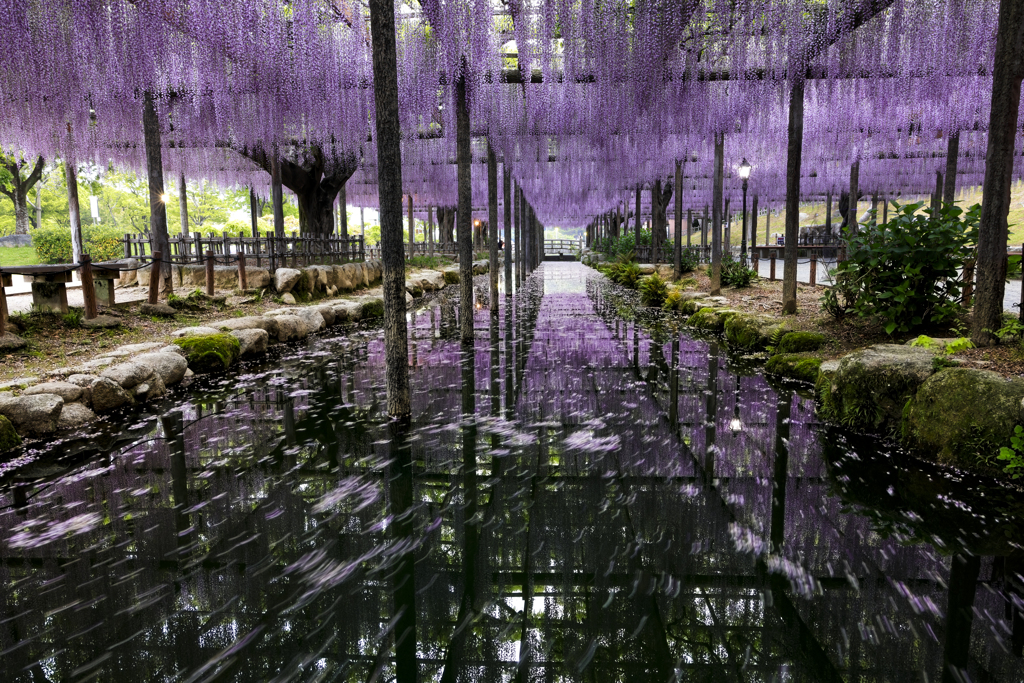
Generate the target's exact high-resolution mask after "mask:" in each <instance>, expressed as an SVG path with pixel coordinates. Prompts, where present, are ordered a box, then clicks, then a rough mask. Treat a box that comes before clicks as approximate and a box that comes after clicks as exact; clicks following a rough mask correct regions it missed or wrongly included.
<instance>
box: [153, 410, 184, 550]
mask: <svg viewBox="0 0 1024 683" xmlns="http://www.w3.org/2000/svg"><path fill="white" fill-rule="evenodd" d="M160 423H161V424H162V425H163V429H164V436H165V437H166V438H167V450H168V451H169V452H170V456H171V493H172V494H173V495H174V526H175V528H176V529H177V531H178V553H179V554H182V553H183V552H184V550H183V549H184V547H185V546H187V545H188V543H189V541H188V538H187V537H188V534H185V533H184V531H185V530H186V529H188V516H187V515H186V514H185V508H187V507H188V469H187V468H186V466H185V428H184V424H183V420H182V416H181V413H180V412H178V411H174V412H171V413H167V414H166V415H164V416H163V417H161V418H160Z"/></svg>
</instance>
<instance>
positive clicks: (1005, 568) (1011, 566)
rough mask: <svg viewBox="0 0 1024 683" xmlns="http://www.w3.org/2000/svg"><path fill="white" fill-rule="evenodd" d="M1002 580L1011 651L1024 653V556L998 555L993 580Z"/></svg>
mask: <svg viewBox="0 0 1024 683" xmlns="http://www.w3.org/2000/svg"><path fill="white" fill-rule="evenodd" d="M999 579H1001V580H1002V583H1003V592H1004V593H1005V594H1006V614H1005V618H1006V620H1007V621H1008V622H1010V652H1012V653H1013V656H1014V657H1021V656H1022V655H1024V609H1022V608H1021V605H1024V600H1022V596H1024V558H1021V557H1012V556H1008V557H997V558H995V559H994V560H993V562H992V580H993V582H994V581H996V580H999Z"/></svg>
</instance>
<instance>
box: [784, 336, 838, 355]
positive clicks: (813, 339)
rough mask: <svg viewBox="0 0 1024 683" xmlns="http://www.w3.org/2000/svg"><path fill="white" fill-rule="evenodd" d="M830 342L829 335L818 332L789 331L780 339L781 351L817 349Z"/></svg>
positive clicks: (792, 351) (801, 351) (796, 351)
mask: <svg viewBox="0 0 1024 683" xmlns="http://www.w3.org/2000/svg"><path fill="white" fill-rule="evenodd" d="M826 343H828V337H826V336H825V335H823V334H820V333H818V332H789V333H788V334H786V335H784V336H783V337H782V339H781V340H779V347H778V349H777V351H778V352H779V353H804V352H807V351H817V350H818V349H820V348H821V347H822V346H824V345H825V344H826Z"/></svg>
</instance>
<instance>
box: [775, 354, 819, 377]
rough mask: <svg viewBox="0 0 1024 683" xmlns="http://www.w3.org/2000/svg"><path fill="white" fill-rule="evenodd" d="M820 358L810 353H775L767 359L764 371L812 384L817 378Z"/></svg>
mask: <svg viewBox="0 0 1024 683" xmlns="http://www.w3.org/2000/svg"><path fill="white" fill-rule="evenodd" d="M820 367H821V359H820V358H817V357H815V356H814V355H813V354H810V353H777V354H775V355H774V356H772V357H771V358H769V359H768V362H767V363H766V364H765V366H764V371H765V372H766V373H768V374H769V375H779V376H781V377H788V378H790V379H798V380H800V381H801V382H810V383H811V384H813V383H814V382H815V381H817V379H818V368H820Z"/></svg>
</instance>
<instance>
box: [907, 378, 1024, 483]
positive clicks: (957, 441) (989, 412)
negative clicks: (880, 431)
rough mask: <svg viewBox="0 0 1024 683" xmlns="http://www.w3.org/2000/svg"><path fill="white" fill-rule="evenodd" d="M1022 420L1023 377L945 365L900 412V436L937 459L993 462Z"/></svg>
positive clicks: (957, 462) (973, 464)
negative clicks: (1010, 377)
mask: <svg viewBox="0 0 1024 683" xmlns="http://www.w3.org/2000/svg"><path fill="white" fill-rule="evenodd" d="M1018 424H1024V380H1021V379H1006V378H1004V377H1003V376H1002V375H1000V374H998V373H995V372H991V371H989V370H976V369H973V368H947V369H945V370H941V371H939V372H937V373H935V374H934V375H932V376H931V377H929V378H928V379H927V380H926V381H925V382H924V384H922V385H921V388H920V389H918V391H917V393H916V395H915V396H914V398H913V400H912V401H908V402H907V405H906V409H905V411H904V421H903V429H902V432H903V436H904V437H905V438H906V439H908V440H909V441H910V443H911V445H912V446H914V447H915V448H917V449H918V450H919V451H921V453H922V454H924V455H926V456H928V457H932V458H934V459H936V460H938V462H940V463H944V464H947V465H957V466H960V467H967V468H978V467H979V466H991V465H993V464H995V462H996V461H995V456H996V455H998V452H999V448H1000V446H1009V445H1010V437H1012V436H1013V428H1014V427H1015V426H1017V425H1018Z"/></svg>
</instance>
